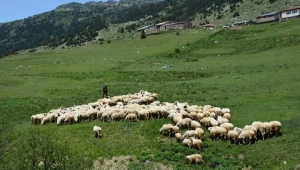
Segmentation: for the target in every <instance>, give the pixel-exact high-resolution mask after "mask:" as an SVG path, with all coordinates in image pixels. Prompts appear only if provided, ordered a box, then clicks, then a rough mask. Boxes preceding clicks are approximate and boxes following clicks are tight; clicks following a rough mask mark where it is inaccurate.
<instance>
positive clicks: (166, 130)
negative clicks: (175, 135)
mask: <svg viewBox="0 0 300 170" xmlns="http://www.w3.org/2000/svg"><path fill="white" fill-rule="evenodd" d="M172 126H173V125H172V124H164V125H162V127H161V128H160V130H159V132H160V134H163V135H165V134H168V135H169V136H170V129H171V127H172Z"/></svg>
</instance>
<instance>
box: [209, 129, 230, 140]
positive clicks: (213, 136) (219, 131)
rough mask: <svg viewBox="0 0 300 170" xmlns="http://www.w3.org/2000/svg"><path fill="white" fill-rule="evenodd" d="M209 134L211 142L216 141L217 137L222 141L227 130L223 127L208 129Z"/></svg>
mask: <svg viewBox="0 0 300 170" xmlns="http://www.w3.org/2000/svg"><path fill="white" fill-rule="evenodd" d="M208 130H209V132H210V137H211V139H212V140H214V141H215V140H216V138H217V137H219V136H220V137H221V139H224V138H226V137H227V130H226V129H225V128H223V127H219V126H214V127H209V128H208Z"/></svg>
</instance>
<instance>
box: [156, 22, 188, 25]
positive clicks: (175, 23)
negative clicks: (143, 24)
mask: <svg viewBox="0 0 300 170" xmlns="http://www.w3.org/2000/svg"><path fill="white" fill-rule="evenodd" d="M182 23H190V22H188V21H179V22H173V23H169V24H165V25H166V26H168V25H177V24H182ZM156 25H157V24H156Z"/></svg>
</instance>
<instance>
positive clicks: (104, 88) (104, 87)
mask: <svg viewBox="0 0 300 170" xmlns="http://www.w3.org/2000/svg"><path fill="white" fill-rule="evenodd" d="M102 90H103V94H102V98H104V96H105V97H106V98H107V97H108V87H107V84H106V83H105V84H104V86H103V88H102Z"/></svg>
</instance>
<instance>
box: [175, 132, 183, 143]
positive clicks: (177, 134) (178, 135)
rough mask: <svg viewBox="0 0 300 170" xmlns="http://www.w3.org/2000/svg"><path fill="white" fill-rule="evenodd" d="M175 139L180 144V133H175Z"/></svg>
mask: <svg viewBox="0 0 300 170" xmlns="http://www.w3.org/2000/svg"><path fill="white" fill-rule="evenodd" d="M175 137H176V140H177V142H180V141H181V139H182V137H181V134H180V133H175Z"/></svg>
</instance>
